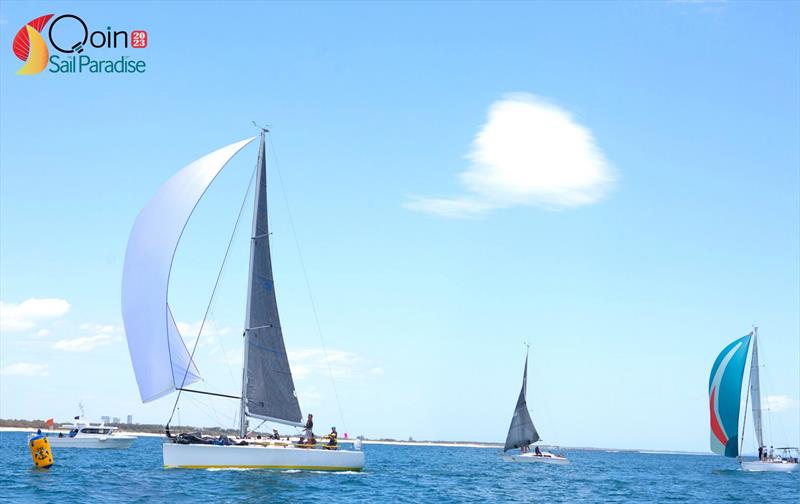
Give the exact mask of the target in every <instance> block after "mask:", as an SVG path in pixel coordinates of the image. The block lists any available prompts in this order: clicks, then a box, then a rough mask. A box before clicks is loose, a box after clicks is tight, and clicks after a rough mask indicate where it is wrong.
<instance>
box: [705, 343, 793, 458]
mask: <svg viewBox="0 0 800 504" xmlns="http://www.w3.org/2000/svg"><path fill="white" fill-rule="evenodd" d="M751 348H752V352H751V351H750V349H751ZM748 353H750V355H751V357H750V374H749V379H750V384H749V387H747V389H746V397H747V398H746V399H745V401H746V402H747V401H748V400H749V401H750V403H751V406H752V413H753V430H754V431H755V438H756V442H757V443H758V447H759V458H758V460H744V458H743V457H742V452H743V448H744V447H743V446H742V443H743V442H744V433H745V426H746V419H747V404H745V409H744V415H743V416H744V418H743V420H742V422H741V423H742V426H741V435H740V431H739V415H740V413H741V397H742V390H743V387H744V386H745V384H744V377H745V373H744V371H745V367H746V364H747V354H748ZM708 409H709V420H710V424H711V425H710V431H711V451H713V452H714V453H716V454H718V455H723V456H725V457H730V458H735V459H737V460H738V461H739V463H740V464H741V467H742V470H744V471H779V472H788V471H794V470H796V469H797V468H798V463H797V462H796V461H793V460H792V459H791V458H790V457H786V458H782V457H780V456H778V457H774V456H773V455H772V454H771V453H769V452H767V447H766V445H765V443H764V433H763V429H762V425H761V413H762V408H761V380H760V377H759V363H758V329H757V328H756V329H753V332H751V333H750V334H748V335H747V336H742V337H741V338H739V339H737V340H736V341H733V342H732V343H730V344H729V345H728V346H726V347H725V348H724V349H723V350H722V352H720V354H719V355H718V356H717V359H716V360H715V361H714V365H713V366H712V367H711V374H710V376H709V378H708ZM785 450H787V451H788V450H790V449H789V448H786V449H785Z"/></svg>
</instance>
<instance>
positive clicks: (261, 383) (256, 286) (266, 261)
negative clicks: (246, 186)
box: [242, 131, 302, 434]
mask: <svg viewBox="0 0 800 504" xmlns="http://www.w3.org/2000/svg"><path fill="white" fill-rule="evenodd" d="M264 135H265V132H264V131H262V133H261V145H260V147H259V151H258V164H257V166H256V170H257V174H256V194H255V212H254V215H253V232H252V237H251V242H250V276H249V280H248V285H247V320H246V325H245V336H244V338H245V341H244V347H245V350H244V372H243V383H242V431H244V430H245V427H244V426H245V422H244V417H245V415H247V416H250V417H256V418H261V419H264V420H272V421H276V422H281V423H286V424H291V425H302V423H301V420H302V415H301V413H300V405H299V404H298V402H297V394H296V393H295V390H294V381H293V380H292V371H291V369H289V358H288V356H287V355H286V346H285V345H284V343H283V334H282V332H281V322H280V318H279V317H278V304H277V301H276V299H275V284H274V282H273V277H272V259H271V256H270V248H269V225H268V222H267V163H266V159H265V154H266V153H265V147H264ZM243 434H244V432H243Z"/></svg>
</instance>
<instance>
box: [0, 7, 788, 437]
mask: <svg viewBox="0 0 800 504" xmlns="http://www.w3.org/2000/svg"><path fill="white" fill-rule="evenodd" d="M0 9H2V10H0V15H1V16H2V17H1V18H0V23H1V24H0V48H2V50H0V109H1V110H2V113H0V270H1V273H2V275H1V277H2V278H1V279H0V299H2V301H3V303H4V309H3V312H4V317H5V318H6V324H7V326H6V329H5V330H4V331H3V333H2V340H1V341H0V369H2V370H3V374H2V375H0V416H2V417H4V418H8V417H26V418H32V417H36V418H48V417H56V419H68V418H71V417H72V415H73V414H74V413H73V412H74V411H75V410H76V404H77V402H78V401H79V400H80V401H83V403H84V404H85V405H86V409H87V414H88V415H89V416H91V417H94V418H98V417H99V416H100V415H112V416H115V415H116V416H124V415H126V414H128V413H131V414H133V415H134V418H135V419H136V420H140V421H151V422H156V423H160V422H164V421H165V420H166V418H167V417H168V414H169V411H170V409H171V406H172V399H170V398H164V399H161V400H158V401H156V402H153V403H148V404H146V405H142V404H141V403H140V401H139V396H138V392H137V389H136V383H135V380H134V377H133V371H132V369H131V365H130V360H129V357H128V353H127V347H126V345H125V342H124V331H123V330H122V327H121V326H122V323H121V315H120V302H119V297H120V296H119V292H120V280H121V274H122V261H123V256H124V251H125V245H126V241H127V236H128V233H129V231H130V228H131V225H132V223H133V220H134V219H135V217H136V214H137V213H138V211H139V209H140V208H141V207H142V206H143V205H144V203H145V202H146V201H147V199H148V198H149V197H150V196H152V195H153V194H154V193H155V191H156V190H157V188H158V187H159V186H160V184H162V183H163V182H164V181H166V180H167V179H168V178H169V177H170V176H171V175H172V174H173V173H175V172H176V171H177V170H179V169H180V168H181V167H183V166H184V165H185V164H187V163H189V162H191V161H192V160H194V159H196V158H198V157H200V156H202V155H204V154H206V153H208V152H210V151H212V150H214V149H216V148H218V147H221V146H223V145H227V144H229V143H232V142H234V141H236V140H240V139H242V138H245V137H248V136H251V135H253V134H254V128H253V127H252V126H251V125H250V121H252V120H256V121H259V122H264V123H269V124H271V125H272V128H273V136H272V141H273V144H274V148H275V149H276V151H275V150H272V149H270V158H269V163H270V165H269V169H270V182H271V186H270V198H271V205H272V206H271V208H272V210H273V213H272V216H271V223H272V226H273V228H274V235H273V249H274V267H275V274H276V289H277V293H278V302H279V306H280V309H281V316H282V323H283V326H284V331H285V336H286V340H287V347H288V348H289V350H290V353H291V355H292V362H293V366H294V370H295V376H296V380H297V388H298V392H299V394H300V404H301V407H302V408H303V410H304V412H307V411H310V412H313V413H315V418H318V419H319V421H321V422H323V423H325V424H327V423H330V424H332V425H333V424H336V425H341V423H342V419H341V417H340V415H339V413H338V409H337V406H336V401H335V400H334V398H333V393H332V387H331V382H330V378H329V376H328V372H327V369H326V365H325V363H324V359H323V358H322V352H321V350H320V347H321V342H320V337H319V335H318V333H317V330H316V327H315V325H314V322H313V312H312V310H311V305H310V302H309V296H308V292H307V291H306V288H305V283H304V281H303V270H302V267H301V264H300V261H299V258H298V253H297V250H296V247H295V241H294V238H293V234H292V229H291V226H290V222H289V219H288V213H287V209H286V205H285V204H284V192H282V191H281V185H280V184H279V183H278V180H279V179H278V177H277V171H276V167H277V168H279V169H280V174H281V179H282V180H283V187H284V189H285V195H286V200H288V202H289V207H290V209H291V214H292V217H293V219H294V223H295V228H296V232H297V238H298V242H299V244H300V248H301V250H302V254H303V258H304V261H305V265H306V268H307V273H308V276H309V279H310V283H311V288H312V292H313V296H314V300H315V302H316V306H317V311H318V314H319V319H320V325H321V328H322V333H323V335H324V340H325V343H326V345H327V348H328V352H329V358H330V361H331V366H332V368H333V371H334V375H335V379H336V386H337V388H338V393H339V397H340V400H341V405H342V410H343V412H344V425H345V428H346V429H347V430H348V431H349V432H351V433H354V434H365V435H367V436H371V437H382V436H387V437H407V436H414V437H415V438H424V439H476V440H493V441H498V440H502V439H503V438H504V437H505V433H506V429H507V427H508V423H509V421H510V416H511V413H512V410H513V407H514V403H515V400H516V396H517V394H518V392H519V385H520V383H519V382H520V378H521V373H522V369H521V368H522V363H523V359H524V347H523V342H524V341H529V342H530V343H531V344H532V356H531V363H532V365H531V369H530V374H529V377H530V383H529V389H528V391H529V398H528V400H529V405H530V408H531V410H532V413H533V418H534V421H535V422H536V424H537V427H538V429H539V431H540V432H541V434H542V437H543V438H544V440H545V441H548V442H553V443H560V444H564V445H573V446H575V445H579V446H609V447H620V448H634V447H644V448H654V449H683V450H697V451H707V450H708V412H707V396H706V388H707V380H708V373H709V370H710V367H711V364H712V363H713V360H714V358H715V357H716V355H717V353H718V352H719V351H720V350H721V349H722V348H723V347H724V346H725V345H726V344H727V343H728V342H730V341H732V340H733V339H735V338H737V337H740V336H742V335H744V334H746V333H747V332H748V331H749V330H750V328H751V327H752V325H753V324H757V325H758V326H759V327H760V335H761V341H762V343H763V346H762V348H761V359H762V361H763V362H764V363H765V364H766V367H765V378H766V382H765V383H764V387H763V388H764V390H765V392H764V393H765V394H766V395H769V396H772V397H773V399H772V400H771V401H772V403H771V404H772V406H773V409H774V410H775V411H773V413H772V414H771V415H770V418H771V424H769V426H771V427H770V428H771V430H772V431H773V432H772V434H773V439H774V442H775V443H776V444H782V443H790V444H792V445H794V446H797V444H798V443H800V414H799V411H800V366H799V365H798V363H799V362H800V336H799V335H800V264H799V263H800V260H798V257H800V28H798V26H800V5H798V4H793V3H769V2H759V3H738V2H735V3H726V2H653V3H633V2H630V3H592V2H589V3H579V2H575V3H568V4H554V3H553V4H550V3H531V4H521V3H508V4H502V3H493V4H491V5H489V4H480V3H469V4H457V3H441V4H422V3H419V4H416V3H415V4H400V3H384V4H365V3H352V4H334V3H319V4H310V3H305V4H279V3H276V4H259V3H255V2H244V3H233V2H227V3H224V4H222V3H220V4H215V3H211V2H204V3H198V4H196V5H192V4H188V3H158V4H155V3H153V4H147V3H145V4H133V3H114V4H99V3H64V4H58V3H53V2H47V3H38V2H4V3H3V4H2V7H0ZM50 12H54V13H57V14H58V13H68V12H72V13H76V14H79V15H80V16H81V17H82V18H83V19H85V20H86V21H87V23H89V24H90V25H92V26H96V27H105V26H107V25H110V26H113V27H114V28H115V29H125V30H134V29H143V30H147V32H148V34H149V37H150V42H149V47H148V48H147V49H136V50H135V49H128V50H121V51H120V50H118V51H114V50H105V52H103V50H99V49H93V51H94V52H93V53H91V54H93V55H94V56H93V57H97V58H101V57H108V58H116V57H119V55H121V54H126V55H129V56H131V57H134V58H139V59H144V60H145V61H146V62H147V71H146V73H144V74H141V75H86V74H82V75H54V74H49V73H48V72H44V73H42V74H38V75H33V76H18V75H15V72H16V71H17V69H18V68H19V67H20V66H21V64H22V62H20V61H19V60H18V59H16V57H15V56H14V55H13V53H12V52H11V43H12V39H13V37H14V35H15V34H16V32H17V30H18V29H19V28H20V27H21V26H22V25H23V24H24V23H26V22H28V21H30V20H31V19H33V18H35V17H38V16H40V15H42V14H45V13H50ZM87 54H90V53H89V52H88V50H87ZM504 100H505V101H508V100H511V101H514V100H516V102H517V103H523V104H524V103H536V104H538V105H537V106H538V107H539V108H538V109H536V110H539V111H541V110H542V107H550V108H551V109H552V110H555V111H556V115H558V114H561V115H558V117H560V118H561V119H563V120H564V121H565V122H564V123H563V124H564V125H565V126H564V129H563V131H564V132H565V136H564V137H558V138H560V139H566V140H564V142H565V143H564V144H563V148H561V147H559V146H560V145H562V144H560V143H555V144H551V143H548V144H547V145H548V146H549V147H552V149H551V150H552V151H553V152H555V153H558V152H559V149H560V148H561V149H562V150H561V151H560V152H563V155H564V156H565V158H570V159H572V158H571V157H570V156H575V159H578V161H576V165H575V166H582V167H584V168H585V169H576V170H577V171H574V172H570V173H572V175H574V176H575V178H574V180H578V181H579V182H578V185H579V186H580V184H584V185H583V186H580V187H579V192H580V193H581V194H583V195H587V194H588V195H589V196H587V198H584V200H582V202H581V203H578V204H555V205H554V204H552V201H551V200H549V202H543V198H542V196H541V194H547V195H550V196H552V195H553V194H557V195H563V193H562V192H559V191H560V189H555V190H554V189H553V187H554V186H553V184H551V185H549V186H547V187H545V190H544V191H545V192H544V193H541V192H537V190H536V188H537V187H539V186H537V184H539V183H540V182H541V180H543V179H542V178H541V177H547V176H549V175H553V174H555V175H557V176H556V179H555V180H556V182H555V183H554V184H555V185H556V186H558V176H561V175H563V174H564V173H567V172H565V171H564V170H568V168H565V167H564V166H562V165H559V163H557V162H556V163H554V164H551V165H546V164H545V165H542V166H541V167H539V166H538V165H537V170H534V171H532V172H530V173H528V172H525V173H518V172H513V170H512V172H513V173H511V179H510V182H511V184H510V185H509V184H506V185H505V186H503V184H501V183H498V184H495V182H496V181H497V179H493V178H491V176H489V177H488V178H487V177H483V176H481V177H478V178H477V180H478V182H477V183H475V182H474V181H475V180H476V179H475V178H474V177H473V178H470V175H466V176H465V175H464V174H465V173H483V175H486V173H484V172H482V171H481V170H485V169H487V168H486V166H483V165H481V162H480V159H479V158H480V156H477V157H476V154H475V153H476V149H477V147H476V143H475V142H476V139H478V138H480V133H481V132H483V131H486V128H488V127H489V125H490V123H491V111H492V110H495V109H493V107H496V106H500V105H502V103H504ZM537 117H538V116H537ZM532 120H533V121H534V122H535V121H536V119H535V118H534V119H532ZM514 124H515V123H513V121H512V122H511V123H505V124H504V125H500V126H499V128H500V129H499V130H497V131H500V132H501V133H502V132H505V131H511V132H513V131H516V130H515V128H514ZM522 124H523V125H525V124H528V123H525V121H524V120H523V123H522ZM543 124H544V126H545V129H544V130H543V133H542V134H543V135H544V136H547V135H551V134H552V135H555V133H554V132H553V131H548V129H547V128H546V126H547V125H549V124H552V123H547V122H545V123H543ZM558 131H562V130H560V129H559V130H558ZM580 132H583V133H585V134H586V135H588V137H581V136H580ZM501 136H503V137H504V135H501ZM548 138H549V136H548ZM575 138H584V140H586V138H588V142H589V143H588V147H587V145H583V146H582V147H581V146H578V147H575V144H574V143H570V142H571V141H572V140H574V139H575ZM570 139H572V140H570ZM532 141H534V139H533V138H532ZM576 149H577V150H576ZM580 149H584V150H580ZM584 151H585V152H588V153H589V154H591V153H594V154H597V155H598V156H600V158H597V157H594V158H593V157H592V156H591V155H587V156H588V157H585V156H584V157H581V156H580V154H581V152H584ZM539 152H541V150H540V149H537V150H536V152H533V153H531V152H526V153H524V154H525V155H531V156H534V157H535V156H537V155H538V154H537V153H539ZM275 154H277V162H276V156H275ZM255 157H256V150H255V148H254V147H251V148H249V149H248V150H245V151H244V152H243V153H242V154H241V155H240V156H239V157H238V158H237V159H236V160H235V161H234V162H233V163H232V164H231V165H230V166H229V167H228V168H226V170H225V172H223V174H222V176H221V177H220V179H219V180H218V181H217V182H216V183H215V184H214V186H213V187H212V190H211V191H209V193H208V194H207V197H206V198H205V199H204V200H203V201H202V202H201V205H200V206H199V207H198V209H197V212H196V214H195V215H194V217H193V218H192V221H191V222H190V224H189V227H188V228H187V231H186V234H185V236H184V239H183V241H182V243H181V246H180V247H179V250H178V253H177V256H176V261H175V267H174V269H173V276H172V284H171V291H170V296H171V299H170V301H171V304H172V306H173V309H174V310H173V311H174V312H175V316H176V318H177V319H178V320H179V321H181V322H182V324H183V326H182V327H183V328H185V329H186V330H187V333H188V332H190V330H191V328H192V325H193V324H196V322H197V321H199V320H200V319H201V318H202V313H203V310H204V308H205V304H206V303H207V302H208V295H209V294H210V288H211V285H212V284H213V280H214V275H215V273H216V270H217V268H218V266H219V262H220V260H221V258H222V254H223V252H224V246H225V244H226V241H227V238H228V233H230V230H231V227H232V225H233V221H234V219H235V216H236V212H237V210H238V205H239V203H240V201H241V198H242V195H243V192H244V190H245V187H246V185H247V181H248V179H249V176H250V173H251V171H252V167H253V162H254V160H255ZM584 158H585V159H584ZM476 159H477V161H476ZM587 159H588V160H587ZM598 159H600V160H599V161H598ZM581 163H583V164H581ZM276 164H277V166H276ZM490 164H491V163H490ZM492 166H494V165H492ZM598 167H599V168H598ZM490 168H491V166H490ZM592 169H599V170H601V171H600V172H598V173H601V174H605V175H607V176H608V184H606V185H605V186H604V188H603V189H602V190H599V189H598V187H597V184H595V183H593V182H592V181H591V177H589V178H588V179H587V178H586V177H587V173H588V172H587V171H586V170H589V171H591V170H592ZM582 170H583V171H582ZM492 173H494V174H495V175H496V174H497V173H496V172H492ZM490 175H491V174H490ZM470 180H473V184H472V185H470V184H469V181H470ZM571 180H573V179H571ZM574 180H573V181H574ZM587 180H588V181H587ZM562 182H563V181H562ZM528 183H530V184H533V185H530V186H527V185H526V184H528ZM559 187H560V186H559ZM517 189H519V191H517ZM540 189H541V188H540ZM548 191H549V192H548ZM553 191H555V192H553ZM420 199H422V200H424V201H426V202H431V201H434V202H436V201H441V200H447V201H453V200H456V201H459V202H463V201H468V202H469V203H468V204H469V205H470V206H469V208H470V211H468V212H455V214H454V213H453V212H449V213H448V212H442V211H439V210H440V207H437V206H436V205H435V204H434V205H430V204H429V205H422V206H420V205H415V204H414V202H419V201H420ZM545 199H546V198H545ZM476 202H477V203H476ZM437 208H438V210H437ZM459 208H461V207H459ZM476 208H477V210H475V209H476ZM456 214H457V215H456ZM248 218H249V216H248ZM247 229H248V226H244V229H243V230H240V232H239V234H238V235H237V241H236V246H235V247H234V249H233V252H232V257H231V260H230V264H229V267H228V268H227V269H226V272H225V276H224V278H223V283H222V286H221V290H220V292H219V293H218V297H217V302H216V304H215V306H214V310H213V312H212V317H211V321H212V328H211V330H210V332H209V334H208V335H204V336H203V338H201V344H200V347H199V350H198V356H197V364H198V368H199V369H200V372H201V374H202V375H203V376H204V378H205V379H206V381H205V383H204V384H203V386H205V387H206V388H207V389H208V390H216V391H222V392H228V393H231V392H236V391H237V388H238V379H237V378H238V376H239V372H240V371H239V370H238V363H237V362H236V359H241V357H240V348H241V346H240V345H241V338H240V334H241V327H242V323H243V319H244V304H243V303H244V285H245V273H246V264H247V236H246V233H247ZM29 299H49V300H51V301H47V302H33V303H29V304H28V305H23V303H24V302H25V301H26V300H29ZM20 364H22V365H21V366H20ZM235 407H236V405H233V404H230V403H228V402H225V401H219V402H207V401H205V400H202V401H201V400H198V399H192V400H189V401H186V402H185V404H184V401H182V405H181V415H182V416H181V420H183V421H184V423H195V424H199V425H215V424H219V423H222V424H225V425H227V424H231V419H230V416H231V414H232V412H233V410H234V409H235Z"/></svg>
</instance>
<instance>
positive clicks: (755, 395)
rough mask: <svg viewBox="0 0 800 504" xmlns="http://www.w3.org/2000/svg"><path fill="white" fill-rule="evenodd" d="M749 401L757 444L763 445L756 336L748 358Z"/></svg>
mask: <svg viewBox="0 0 800 504" xmlns="http://www.w3.org/2000/svg"><path fill="white" fill-rule="evenodd" d="M750 401H751V402H752V404H753V429H755V431H756V441H757V442H758V446H764V434H763V431H762V429H761V383H760V382H759V376H758V336H756V335H754V337H753V356H752V357H751V358H750Z"/></svg>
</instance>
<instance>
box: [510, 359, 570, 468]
mask: <svg viewBox="0 0 800 504" xmlns="http://www.w3.org/2000/svg"><path fill="white" fill-rule="evenodd" d="M527 386H528V353H527V351H526V352H525V371H524V372H523V374H522V390H520V392H519V398H518V399H517V406H516V407H515V408H514V415H513V416H512V417H511V425H510V426H509V428H508V435H507V436H506V444H505V446H504V447H503V452H508V451H511V450H514V449H519V450H520V451H519V452H518V453H515V454H511V455H504V456H503V460H505V461H506V462H535V463H542V464H556V465H566V464H569V460H568V459H567V458H566V457H563V456H561V455H558V454H555V453H552V452H550V451H547V450H542V449H541V448H540V447H539V446H535V447H534V451H530V445H532V444H533V443H536V442H537V441H539V439H540V438H539V432H538V431H537V430H536V427H534V425H533V420H532V419H531V415H530V413H529V412H528V402H527V399H526V397H525V396H526V395H527Z"/></svg>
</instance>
